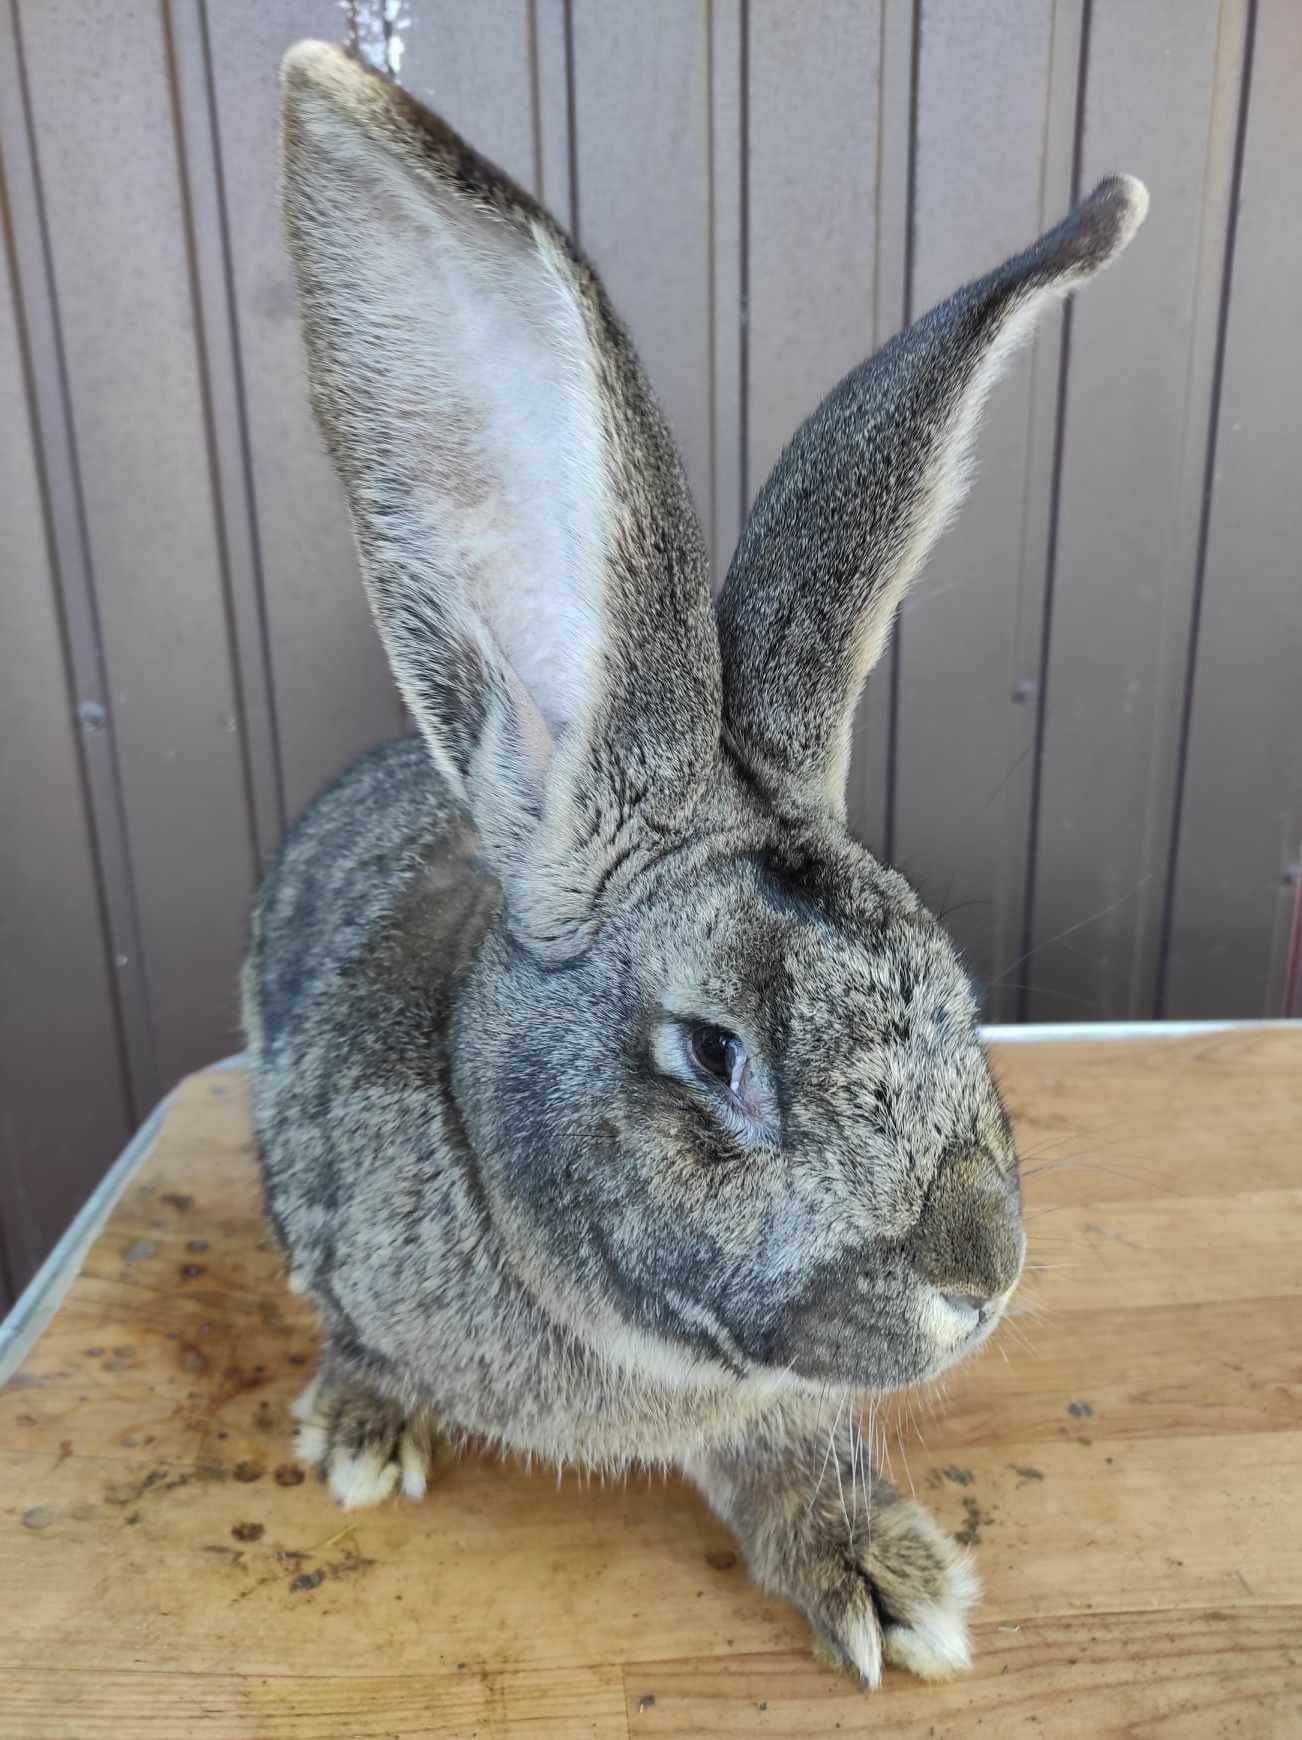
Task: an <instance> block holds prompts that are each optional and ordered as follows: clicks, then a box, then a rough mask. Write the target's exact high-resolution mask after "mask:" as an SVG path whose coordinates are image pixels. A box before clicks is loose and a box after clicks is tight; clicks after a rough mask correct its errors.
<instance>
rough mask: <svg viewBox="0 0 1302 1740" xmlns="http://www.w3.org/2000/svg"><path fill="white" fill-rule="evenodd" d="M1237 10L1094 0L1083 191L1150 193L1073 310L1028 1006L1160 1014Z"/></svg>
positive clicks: (1195, 1) (1237, 50) (1179, 2)
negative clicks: (1132, 231)
mask: <svg viewBox="0 0 1302 1740" xmlns="http://www.w3.org/2000/svg"><path fill="white" fill-rule="evenodd" d="M1245 12H1246V9H1245V8H1244V7H1242V6H1237V5H1233V4H1225V5H1222V6H1219V7H1218V6H1217V5H1216V4H1215V3H1214V0H1163V3H1162V4H1157V3H1154V4H1151V5H1145V6H1139V7H1137V6H1133V5H1129V4H1126V3H1125V0H1094V4H1093V6H1092V7H1091V15H1090V28H1089V38H1088V63H1087V66H1086V69H1085V76H1086V87H1085V110H1084V116H1083V136H1082V151H1081V164H1080V182H1081V187H1082V190H1085V189H1088V188H1089V187H1091V186H1093V185H1094V183H1095V182H1096V181H1097V180H1099V179H1100V177H1101V176H1103V175H1105V174H1107V173H1109V172H1111V171H1113V170H1115V169H1118V168H1125V169H1127V170H1129V171H1131V172H1132V173H1134V174H1137V175H1139V176H1141V177H1142V178H1143V180H1144V181H1145V182H1146V183H1147V184H1148V187H1149V191H1150V194H1151V197H1152V209H1151V212H1150V214H1149V219H1148V222H1147V223H1146V225H1145V227H1144V230H1143V232H1142V233H1141V235H1140V236H1139V238H1138V239H1137V241H1136V242H1135V245H1134V247H1133V248H1132V249H1131V250H1130V252H1129V253H1128V254H1127V255H1126V258H1125V261H1124V263H1123V264H1122V265H1121V266H1119V267H1118V268H1117V269H1116V270H1115V271H1113V272H1109V273H1107V274H1106V275H1105V276H1104V277H1103V278H1101V279H1100V280H1099V282H1098V283H1097V284H1092V285H1091V286H1090V288H1089V291H1088V294H1086V295H1084V296H1082V297H1080V298H1079V299H1078V302H1077V303H1076V305H1075V306H1074V307H1073V309H1072V311H1071V317H1070V318H1071V326H1070V372H1069V377H1068V382H1067V400H1066V405H1065V429H1064V443H1063V459H1062V476H1061V483H1060V497H1059V515H1058V523H1057V535H1056V559H1055V562H1054V568H1053V575H1052V585H1053V597H1052V614H1051V635H1052V638H1051V641H1050V645H1049V656H1048V660H1047V669H1046V682H1047V685H1048V687H1047V692H1046V694H1045V697H1044V701H1045V735H1044V741H1043V746H1042V755H1041V763H1040V768H1039V831H1038V838H1037V840H1036V858H1035V866H1034V872H1035V874H1034V907H1033V925H1032V930H1031V935H1030V938H1029V945H1028V946H1029V948H1030V949H1031V950H1032V951H1033V952H1032V953H1030V955H1029V958H1028V959H1027V960H1026V961H1025V962H1024V963H1023V964H1022V965H1023V967H1024V969H1025V970H1024V972H1023V978H1024V981H1025V982H1026V983H1027V985H1028V986H1029V990H1028V992H1027V994H1026V995H1027V1001H1026V1004H1025V1008H1026V1011H1027V1012H1028V1013H1029V1014H1030V1015H1031V1016H1032V1017H1034V1018H1037V1019H1054V1020H1060V1019H1063V1018H1067V1017H1073V1016H1074V1017H1075V1018H1077V1019H1089V1018H1091V1017H1109V1016H1111V1017H1124V1016H1134V1017H1145V1016H1149V1015H1151V1014H1152V1013H1153V1010H1154V1006H1155V1001H1156V990H1157V961H1158V953H1159V942H1160V932H1161V911H1162V896H1163V892H1164V889H1165V884H1166V868H1167V851H1168V845H1169V838H1170V820H1171V814H1172V808H1173V804H1174V794H1175V775H1176V765H1177V756H1178V745H1179V735H1180V718H1181V700H1182V684H1183V677H1184V664H1185V647H1186V644H1187V635H1188V625H1189V613H1190V605H1191V600H1192V597H1193V586H1194V573H1195V569H1196V564H1197V528H1198V521H1199V507H1200V502H1201V497H1202V486H1203V472H1204V466H1205V455H1206V441H1207V427H1208V416H1209V412H1210V405H1211V388H1212V378H1213V367H1214V359H1215V350H1216V332H1217V323H1218V319H1219V312H1220V294H1221V281H1222V264H1223V259H1224V248H1225V239H1226V233H1227V228H1228V213H1229V189H1230V181H1231V171H1232V163H1233V147H1234V136H1235V123H1236V117H1237V110H1238V99H1239V94H1240V88H1241V70H1242V69H1241V63H1242V47H1243V38H1244V22H1245Z"/></svg>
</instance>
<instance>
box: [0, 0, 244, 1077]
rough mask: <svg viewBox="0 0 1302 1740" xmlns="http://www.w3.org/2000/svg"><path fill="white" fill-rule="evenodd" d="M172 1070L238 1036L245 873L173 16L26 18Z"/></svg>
mask: <svg viewBox="0 0 1302 1740" xmlns="http://www.w3.org/2000/svg"><path fill="white" fill-rule="evenodd" d="M22 27H23V47H24V54H25V59H26V71H27V78H28V81H29V90H30V101H31V113H32V117H33V126H34V139H35V151H36V159H37V163H38V167H39V175H40V182H41V188H42V193H43V198H44V205H45V214H46V222H47V225H48V235H49V249H50V264H51V269H52V280H53V283H52V287H53V291H54V295H55V298H56V301H57V308H58V318H59V323H60V329H61V334H62V345H63V357H64V363H65V367H66V386H67V397H68V405H69V408H70V412H71V425H72V437H73V442H74V444H75V449H76V456H77V470H78V476H79V482H80V495H81V507H82V512H83V514H84V520H85V527H86V535H87V538H88V541H89V545H90V550H91V567H92V572H93V581H94V591H95V604H96V615H97V624H98V631H99V634H100V636H101V637H102V639H101V644H102V656H103V663H104V670H105V675H106V680H107V685H108V714H109V728H110V729H111V730H112V732H113V735H114V739H115V742H116V747H117V758H118V770H119V777H120V781H121V799H122V807H123V813H124V815H125V819H126V826H127V831H128V836H129V840H130V873H131V879H132V883H133V887H134V893H135V901H136V911H137V922H138V926H139V935H140V946H141V948H142V950H143V956H144V960H143V969H144V976H145V981H146V984H147V988H148V997H149V1008H150V1024H151V1030H152V1038H153V1048H154V1055H155V1059H156V1064H157V1069H158V1073H159V1077H160V1079H161V1080H164V1081H171V1080H175V1078H176V1077H177V1076H178V1075H179V1074H181V1073H182V1072H183V1071H185V1070H187V1069H191V1068H194V1067H195V1066H196V1065H198V1064H200V1063H202V1062H203V1061H204V1060H205V1059H209V1058H211V1057H213V1056H214V1055H219V1054H221V1053H223V1052H227V1051H229V1050H231V1049H233V1048H234V1047H235V1046H236V1045H237V1044H238V1028H237V1024H236V1004H235V987H234V978H233V971H232V969H233V964H234V962H235V961H236V960H237V959H238V955H239V950H240V946H241V941H242V938H243V934H244V928H245V912H246V908H247V902H248V897H249V891H250V889H251V887H252V884H253V880H254V869H255V866H254V860H253V855H252V850H251V839H250V826H249V813H248V807H247V793H246V787H245V781H244V769H243V764H242V757H241V751H240V742H239V730H240V721H239V718H238V707H237V701H236V689H235V682H234V678H233V671H232V661H231V644H230V636H229V622H228V615H227V603H226V597H225V590H224V576H223V570H222V564H221V559H220V547H219V537H218V530H217V523H216V518H215V512H214V506H215V504H214V497H213V489H212V476H211V472H210V466H209V449H208V439H207V429H206V422H205V407H204V397H203V385H202V379H201V368H200V357H199V353H198V347H197V344H196V331H195V321H194V303H193V294H192V289H193V287H192V282H191V275H190V264H189V259H188V255H187V244H186V221H185V211H184V206H183V194H182V185H181V180H180V177H179V174H178V161H177V150H176V141H175V137H174V129H173V110H172V97H171V78H170V67H169V63H168V54H167V41H166V36H165V32H164V28H163V18H162V14H161V12H160V10H159V8H158V6H157V5H156V4H153V3H152V0H129V3H127V4H123V5H120V6H116V7H115V8H114V10H113V27H112V29H111V30H109V31H103V32H102V31H98V30H92V29H88V28H87V27H86V15H85V8H84V7H83V6H81V5H79V4H77V3H76V0H45V3H43V4H41V5H37V6H28V7H24V8H23V12H22Z"/></svg>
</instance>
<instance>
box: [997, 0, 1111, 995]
mask: <svg viewBox="0 0 1302 1740" xmlns="http://www.w3.org/2000/svg"><path fill="white" fill-rule="evenodd" d="M1093 11H1094V3H1093V0H1084V5H1083V6H1082V8H1081V26H1080V59H1079V62H1078V63H1077V69H1076V124H1075V130H1074V137H1073V140H1072V158H1071V203H1072V205H1073V206H1074V205H1075V204H1076V203H1077V201H1078V200H1079V199H1080V182H1081V171H1082V167H1083V164H1084V157H1085V99H1086V95H1087V92H1088V87H1089V58H1090V26H1091V23H1092V20H1093ZM1071 334H1072V304H1071V302H1070V301H1069V302H1068V303H1067V306H1066V308H1065V309H1064V311H1063V319H1062V345H1061V349H1060V350H1059V353H1058V404H1057V412H1056V416H1055V419H1054V433H1053V470H1052V482H1051V484H1050V503H1049V536H1048V542H1047V547H1046V549H1045V558H1044V598H1043V603H1042V606H1041V612H1040V661H1039V672H1038V681H1037V688H1036V696H1035V738H1034V742H1035V753H1034V754H1033V755H1032V757H1031V781H1030V787H1031V789H1030V802H1029V814H1028V816H1027V826H1026V881H1025V892H1024V893H1023V896H1022V945H1021V949H1020V951H1019V954H1018V960H1017V963H1016V964H1017V965H1019V966H1020V965H1021V964H1022V962H1024V961H1029V960H1030V959H1031V958H1032V956H1033V955H1034V953H1035V943H1034V937H1035V895H1036V882H1037V871H1038V863H1039V845H1040V809H1041V798H1042V794H1043V788H1044V745H1045V735H1046V729H1047V725H1048V717H1049V663H1050V654H1051V649H1052V642H1053V605H1054V591H1055V587H1056V581H1057V567H1058V530H1059V520H1060V517H1061V510H1062V474H1063V455H1064V453H1065V451H1066V445H1067V384H1068V380H1069V377H1070V373H1071ZM1030 1000H1031V983H1030V976H1029V975H1027V977H1026V979H1025V981H1024V982H1023V984H1022V985H1021V987H1020V989H1019V991H1018V994H1017V1019H1018V1020H1019V1021H1025V1020H1026V1019H1027V1017H1028V1014H1029V1009H1030Z"/></svg>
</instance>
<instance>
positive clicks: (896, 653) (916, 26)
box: [882, 0, 922, 863]
mask: <svg viewBox="0 0 1302 1740" xmlns="http://www.w3.org/2000/svg"><path fill="white" fill-rule="evenodd" d="M921 70H922V0H913V17H912V39H911V42H910V47H909V152H908V160H907V164H906V168H905V219H904V287H903V303H902V306H903V313H904V320H903V324H904V326H905V327H907V326H908V324H909V322H910V321H911V320H912V319H913V271H914V258H915V254H916V241H917V237H916V234H915V232H916V229H917V221H918V99H919V90H920V85H921ZM882 76H884V69H883V74H882ZM903 633H904V622H903V619H902V616H901V613H900V611H899V610H898V609H897V610H896V612H895V632H894V633H893V634H892V636H891V652H890V658H891V665H890V673H889V676H890V681H889V685H888V695H889V700H888V703H887V712H886V791H885V804H884V807H885V812H886V813H885V818H884V827H883V836H884V838H883V852H884V855H885V857H886V858H887V860H888V861H889V862H891V863H893V862H894V861H895V820H896V798H897V792H898V784H899V759H900V756H899V747H900V679H901V663H902V660H901V656H900V643H901V640H902V638H903Z"/></svg>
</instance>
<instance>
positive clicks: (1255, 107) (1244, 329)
mask: <svg viewBox="0 0 1302 1740" xmlns="http://www.w3.org/2000/svg"><path fill="white" fill-rule="evenodd" d="M1299 92H1302V8H1299V7H1297V6H1295V5H1293V4H1292V3H1291V0H1266V3H1265V4H1263V5H1262V6H1261V7H1260V9H1259V13H1258V19H1257V34H1256V44H1255V54H1254V56H1253V65H1252V82H1251V104H1250V107H1249V110H1248V115H1247V125H1246V131H1245V137H1244V154H1243V172H1242V185H1241V192H1240V200H1239V206H1238V218H1237V224H1236V234H1235V244H1234V255H1233V262H1232V287H1231V294H1230V303H1229V310H1228V321H1227V325H1226V333H1225V359H1224V374H1223V380H1222V386H1221V396H1220V403H1219V406H1218V411H1217V419H1216V451H1215V463H1214V467H1213V470H1212V475H1211V501H1210V517H1209V522H1208V533H1207V551H1206V563H1205V570H1204V576H1203V591H1202V599H1201V606H1202V607H1201V612H1200V621H1199V624H1198V637H1197V649H1196V661H1195V665H1194V670H1193V689H1192V696H1191V701H1192V707H1191V714H1190V729H1189V741H1188V756H1187V771H1186V777H1185V786H1184V802H1183V809H1182V817H1181V821H1182V825H1181V828H1180V835H1179V852H1178V858H1177V864H1176V874H1175V878H1174V889H1173V895H1174V899H1173V907H1172V914H1171V937H1170V957H1169V963H1168V970H1167V979H1166V987H1165V991H1166V994H1165V999H1164V1003H1163V1013H1164V1014H1166V1015H1169V1016H1189V1017H1195V1016H1221V1015H1239V1016H1252V1015H1280V1014H1283V1013H1285V1010H1284V1007H1283V997H1284V975H1285V966H1286V955H1287V950H1288V942H1289V928H1290V922H1291V918H1292V911H1293V903H1294V898H1295V894H1296V889H1297V883H1296V878H1297V875H1298V861H1299V858H1302V556H1300V555H1299V552H1302V488H1299V483H1300V481H1302V345H1299V344H1298V343H1297V342H1296V336H1295V329H1296V322H1297V315H1298V304H1299V295H1300V294H1302V290H1300V287H1302V222H1299V221H1298V215H1297V211H1296V207H1295V204H1294V203H1292V202H1291V201H1290V197H1289V193H1288V190H1289V189H1290V188H1291V187H1293V186H1295V185H1296V178H1297V171H1298V167H1299V164H1302V136H1300V134H1299V126H1298V95H1299Z"/></svg>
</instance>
